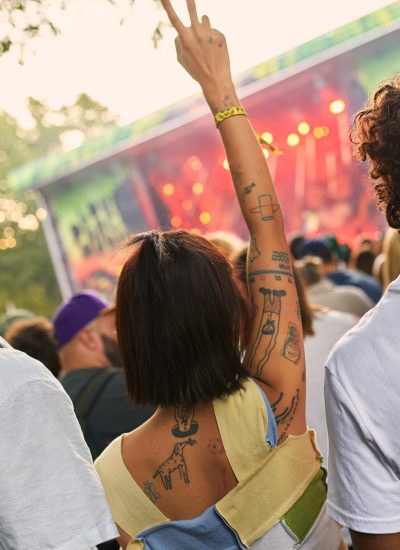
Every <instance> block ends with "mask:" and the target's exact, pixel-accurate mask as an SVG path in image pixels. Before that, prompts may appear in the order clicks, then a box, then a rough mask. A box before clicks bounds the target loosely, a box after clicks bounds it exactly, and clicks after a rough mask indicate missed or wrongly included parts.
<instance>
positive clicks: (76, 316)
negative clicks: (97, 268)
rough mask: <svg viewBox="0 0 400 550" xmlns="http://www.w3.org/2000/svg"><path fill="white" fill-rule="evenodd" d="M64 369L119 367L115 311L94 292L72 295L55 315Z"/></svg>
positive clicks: (56, 335) (88, 291) (87, 291)
mask: <svg viewBox="0 0 400 550" xmlns="http://www.w3.org/2000/svg"><path fill="white" fill-rule="evenodd" d="M53 322H54V332H55V337H56V339H57V342H58V348H59V353H60V358H61V364H62V369H63V370H75V369H79V368H85V367H106V366H119V364H120V356H119V350H118V342H117V336H116V329H115V310H114V308H111V307H110V306H109V304H108V303H107V302H106V301H105V300H104V299H103V298H102V297H101V296H100V295H99V294H97V293H96V292H94V291H90V290H86V291H83V292H79V293H77V294H75V295H74V296H72V298H71V299H70V300H68V301H67V302H66V303H64V304H62V305H61V306H60V307H59V308H58V310H57V311H56V313H55V315H54V320H53Z"/></svg>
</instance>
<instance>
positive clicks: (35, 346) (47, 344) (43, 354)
mask: <svg viewBox="0 0 400 550" xmlns="http://www.w3.org/2000/svg"><path fill="white" fill-rule="evenodd" d="M4 337H5V339H6V340H7V341H8V342H9V344H11V346H12V347H13V348H15V349H18V350H20V351H23V352H25V353H27V354H28V355H30V356H31V357H33V358H34V359H38V360H39V361H41V362H42V363H43V365H44V366H45V367H47V368H48V369H49V371H50V372H52V373H53V374H54V376H56V377H57V376H58V374H59V372H60V368H61V366H60V359H59V356H58V351H57V342H56V339H55V337H54V330H53V325H52V323H51V322H50V321H48V320H47V319H45V318H44V317H36V318H34V319H20V320H18V321H15V322H14V323H13V324H12V325H11V326H10V327H9V328H8V330H7V332H6V333H5V335H4Z"/></svg>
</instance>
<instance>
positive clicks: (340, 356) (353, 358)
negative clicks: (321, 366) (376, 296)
mask: <svg viewBox="0 0 400 550" xmlns="http://www.w3.org/2000/svg"><path fill="white" fill-rule="evenodd" d="M399 308H400V282H397V281H396V283H393V284H392V285H390V287H389V288H388V290H387V292H386V293H385V295H384V296H383V298H382V299H381V301H380V302H379V303H378V304H377V305H376V306H375V307H374V308H373V309H371V310H370V311H368V312H367V313H366V314H365V315H364V316H363V317H362V319H361V320H360V321H359V322H358V323H357V325H356V326H354V327H353V328H352V329H350V330H349V332H347V334H345V336H343V338H341V339H340V340H339V342H338V343H337V344H336V346H335V347H334V348H333V350H332V352H331V354H330V355H329V357H328V361H327V369H328V370H329V371H330V372H332V373H334V374H335V376H337V377H338V379H342V377H343V376H345V377H347V376H349V375H350V373H354V374H357V378H358V376H359V375H360V368H361V369H362V370H363V371H364V374H365V371H366V367H367V366H368V365H370V364H371V362H372V361H375V365H376V366H377V367H378V366H379V364H382V363H383V362H384V360H385V359H387V358H390V361H389V364H388V363H386V364H385V368H386V369H389V370H390V368H391V367H395V366H396V368H397V359H396V358H397V355H398V351H399V346H398V344H397V342H398V330H397V324H398V319H399V313H398V312H399ZM368 370H369V369H368ZM378 370H380V369H379V368H378Z"/></svg>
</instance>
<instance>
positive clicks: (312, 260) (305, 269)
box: [296, 256, 324, 287]
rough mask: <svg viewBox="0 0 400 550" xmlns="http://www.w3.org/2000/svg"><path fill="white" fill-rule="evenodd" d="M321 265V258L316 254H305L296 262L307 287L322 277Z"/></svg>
mask: <svg viewBox="0 0 400 550" xmlns="http://www.w3.org/2000/svg"><path fill="white" fill-rule="evenodd" d="M322 265H323V264H322V260H321V259H320V258H317V257H316V256H305V257H304V258H303V259H302V260H299V261H298V262H296V266H297V267H298V269H299V271H300V273H301V275H302V277H303V281H304V283H305V285H306V286H307V287H308V286H312V285H315V284H317V283H319V282H320V281H321V280H322V279H323V278H324V275H323V272H322Z"/></svg>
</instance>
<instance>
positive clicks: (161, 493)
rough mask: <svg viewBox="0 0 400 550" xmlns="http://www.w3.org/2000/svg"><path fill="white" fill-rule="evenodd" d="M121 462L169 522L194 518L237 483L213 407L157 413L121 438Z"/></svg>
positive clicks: (183, 407) (203, 404)
mask: <svg viewBox="0 0 400 550" xmlns="http://www.w3.org/2000/svg"><path fill="white" fill-rule="evenodd" d="M232 429H234V426H232ZM138 451H139V452H138ZM122 458H123V461H124V463H125V466H126V467H127V469H128V471H129V472H130V474H131V476H132V477H133V479H134V480H135V481H136V483H137V484H138V485H139V487H140V488H141V489H142V491H143V492H144V493H145V494H146V495H147V497H148V498H149V499H150V500H151V501H152V502H153V504H155V506H157V508H158V509H159V510H160V511H161V512H162V513H163V514H164V515H165V516H166V517H168V518H169V519H172V520H177V519H193V518H195V517H197V516H199V515H200V514H201V513H202V512H204V510H206V509H207V508H208V507H210V506H212V505H213V504H215V503H216V502H218V501H219V500H221V499H222V498H223V497H224V496H225V495H226V494H227V493H228V492H229V491H231V489H233V488H234V487H235V486H236V484H237V480H236V478H235V475H234V473H233V470H232V468H231V466H230V464H229V460H228V457H227V455H226V453H225V449H224V445H223V443H222V439H221V435H220V432H219V429H218V425H217V421H216V417H215V413H214V407H213V403H202V404H198V405H196V406H195V407H188V406H181V407H175V408H166V409H158V410H157V412H156V413H155V415H154V416H153V417H152V418H151V419H150V420H148V421H147V422H146V423H145V424H144V425H142V426H141V427H140V428H138V429H136V430H135V431H133V432H131V433H129V434H127V435H126V436H124V439H123V443H122Z"/></svg>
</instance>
